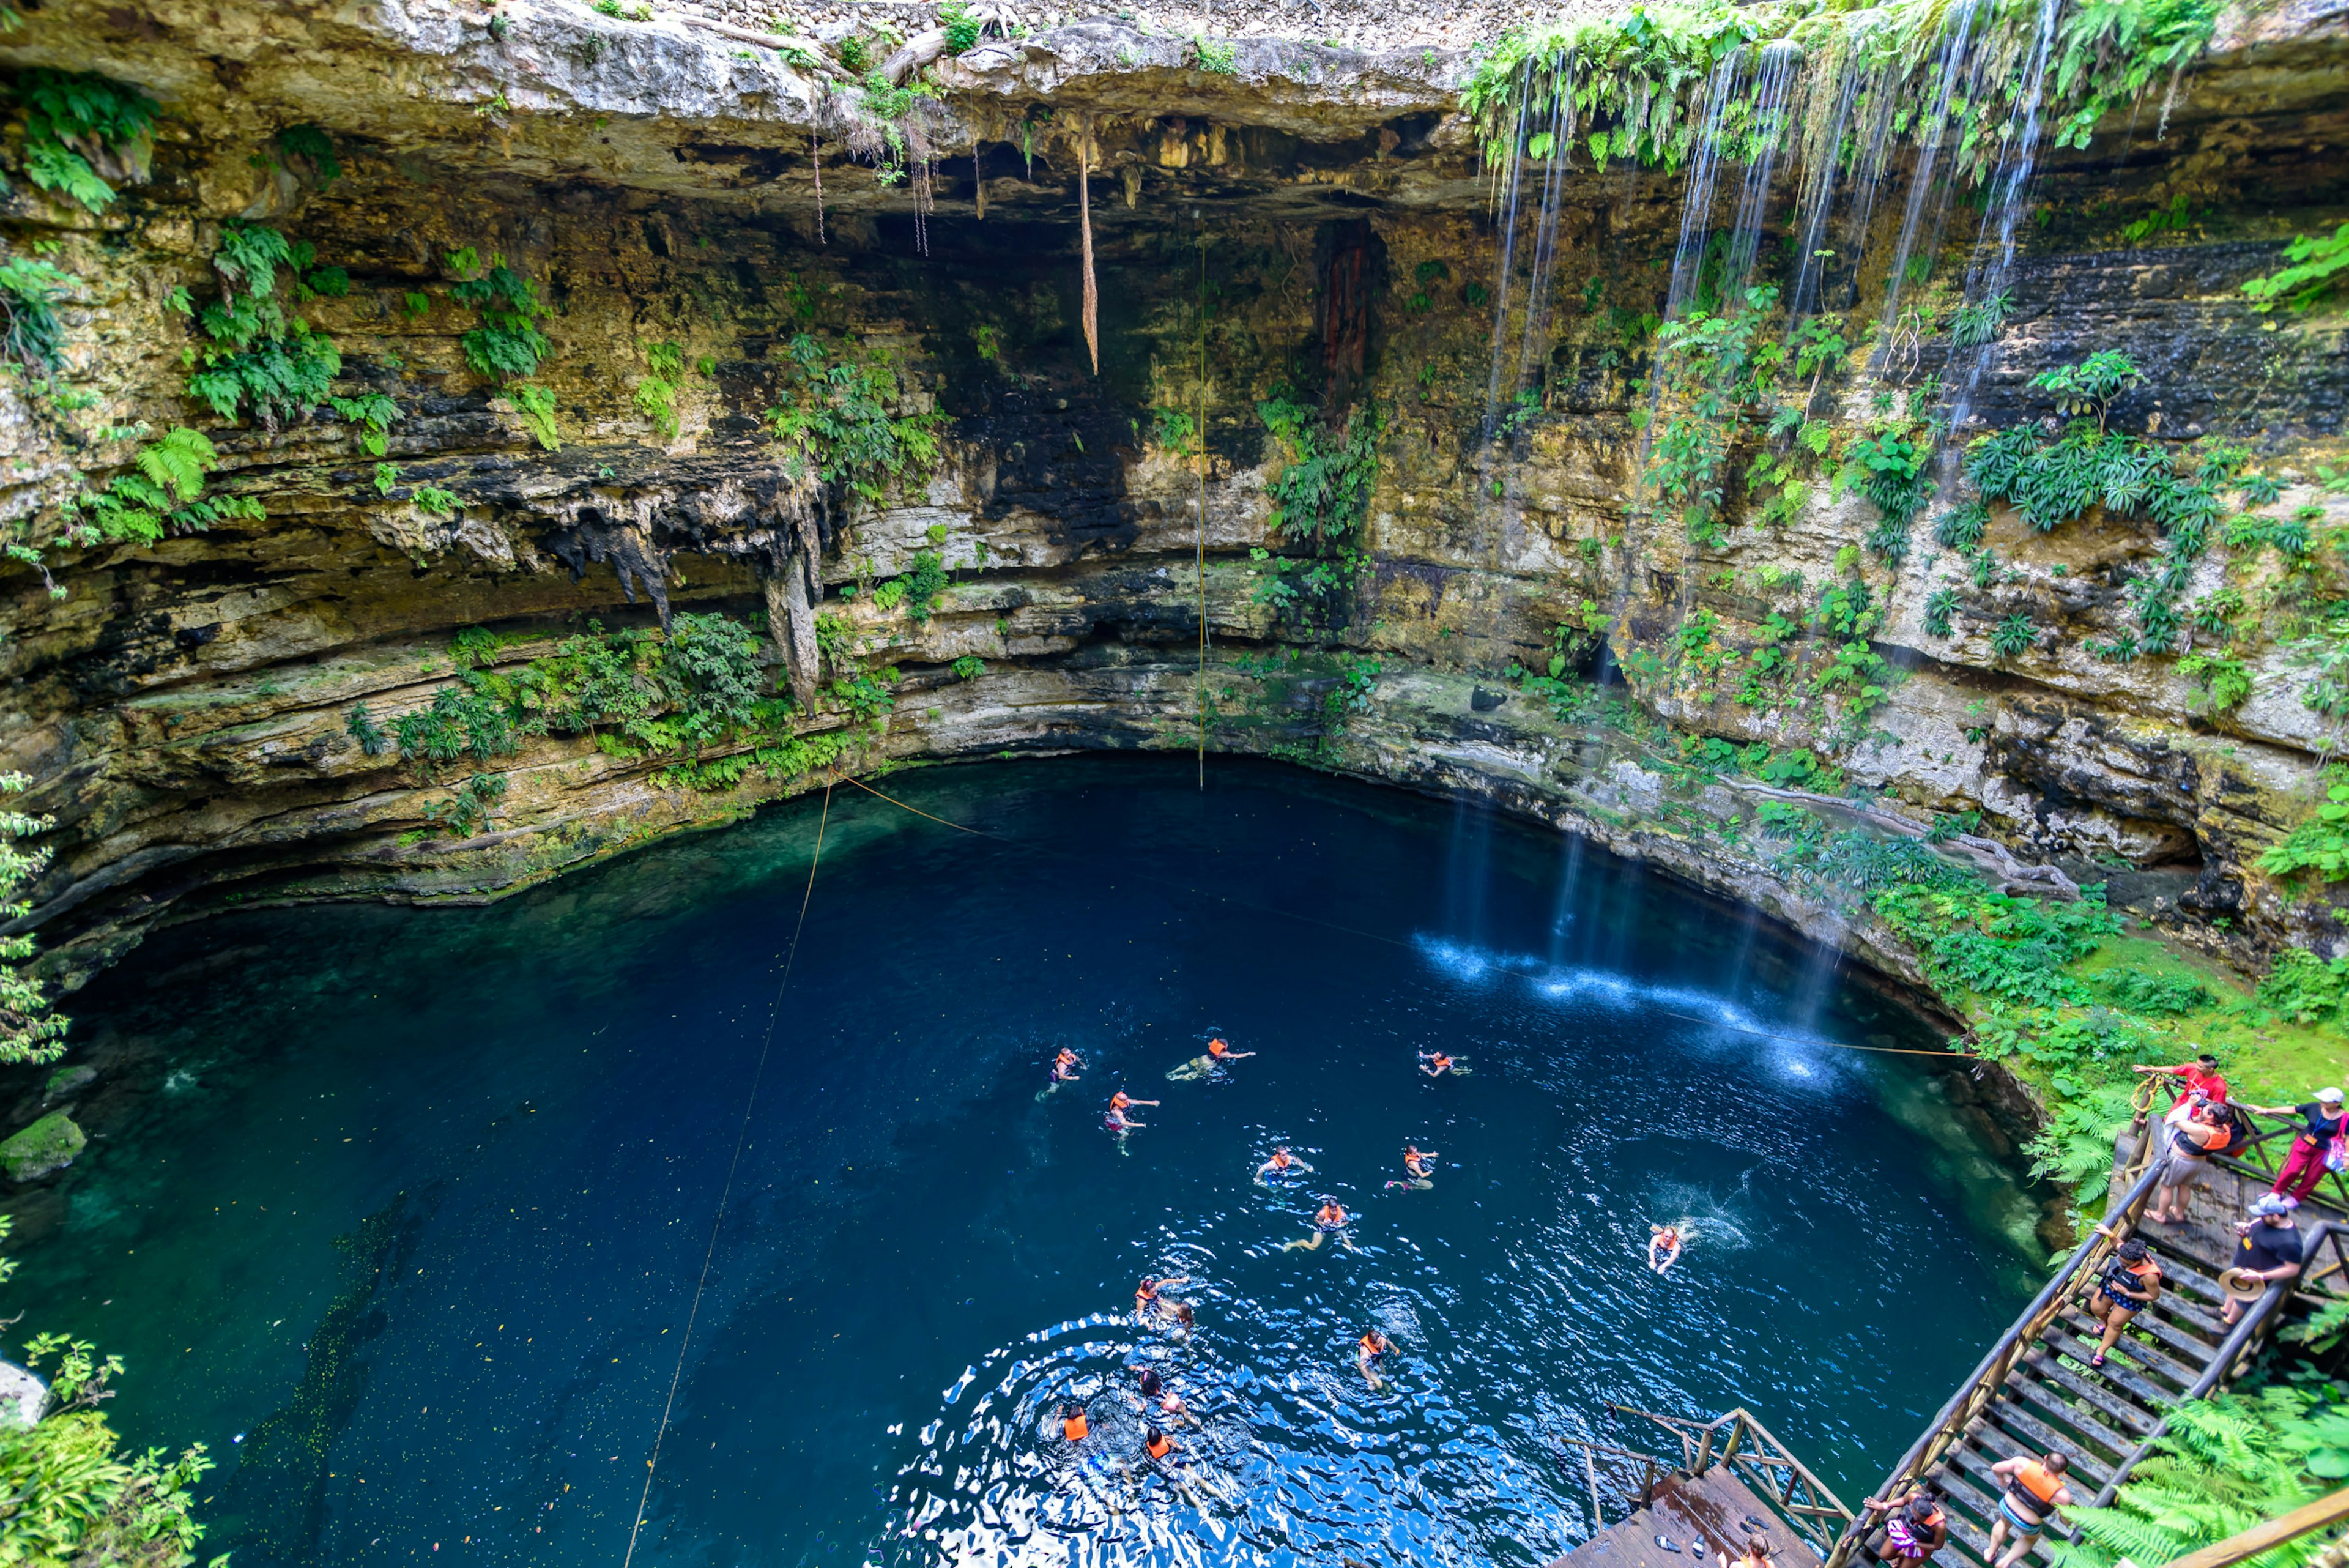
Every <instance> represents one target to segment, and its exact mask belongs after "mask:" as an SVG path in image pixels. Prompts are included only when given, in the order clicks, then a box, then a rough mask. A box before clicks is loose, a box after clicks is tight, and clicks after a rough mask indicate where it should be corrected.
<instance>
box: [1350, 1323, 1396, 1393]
mask: <svg viewBox="0 0 2349 1568" xmlns="http://www.w3.org/2000/svg"><path fill="white" fill-rule="evenodd" d="M1393 1354H1394V1344H1393V1342H1392V1340H1390V1339H1388V1338H1387V1336H1386V1335H1385V1334H1381V1333H1380V1332H1379V1331H1378V1330H1377V1329H1375V1328H1373V1329H1371V1330H1369V1331H1368V1332H1367V1333H1365V1334H1363V1335H1362V1337H1361V1342H1360V1344H1359V1345H1357V1347H1356V1349H1355V1352H1354V1364H1355V1365H1356V1366H1360V1367H1361V1369H1362V1376H1363V1378H1364V1379H1365V1380H1366V1381H1367V1382H1368V1383H1369V1384H1370V1386H1371V1387H1373V1388H1383V1387H1385V1386H1387V1380H1386V1379H1385V1378H1383V1377H1381V1376H1379V1357H1381V1356H1382V1355H1393Z"/></svg>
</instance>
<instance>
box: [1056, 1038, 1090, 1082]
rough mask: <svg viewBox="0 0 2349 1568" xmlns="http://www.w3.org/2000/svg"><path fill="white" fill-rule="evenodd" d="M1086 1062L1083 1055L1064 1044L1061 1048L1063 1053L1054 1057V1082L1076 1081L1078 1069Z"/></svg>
mask: <svg viewBox="0 0 2349 1568" xmlns="http://www.w3.org/2000/svg"><path fill="white" fill-rule="evenodd" d="M1084 1064H1085V1059H1084V1058H1083V1057H1081V1056H1080V1055H1078V1054H1076V1053H1075V1052H1074V1051H1071V1050H1070V1049H1069V1048H1068V1047H1066V1046H1062V1047H1061V1054H1059V1055H1057V1056H1055V1057H1053V1058H1052V1082H1054V1083H1056V1084H1073V1083H1075V1082H1076V1081H1077V1069H1078V1068H1080V1067H1081V1066H1083V1065H1084Z"/></svg>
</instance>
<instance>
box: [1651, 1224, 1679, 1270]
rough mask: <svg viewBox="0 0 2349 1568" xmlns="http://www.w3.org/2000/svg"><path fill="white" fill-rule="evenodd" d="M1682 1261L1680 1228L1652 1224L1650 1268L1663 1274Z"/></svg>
mask: <svg viewBox="0 0 2349 1568" xmlns="http://www.w3.org/2000/svg"><path fill="white" fill-rule="evenodd" d="M1680 1261H1681V1229H1680V1227H1679V1226H1677V1225H1656V1224H1651V1225H1650V1226H1649V1227H1648V1267H1650V1268H1651V1269H1653V1270H1655V1271H1656V1272H1658V1273H1660V1274H1661V1273H1662V1272H1664V1271H1665V1270H1666V1269H1669V1268H1671V1266H1672V1265H1673V1264H1674V1263H1677V1262H1680Z"/></svg>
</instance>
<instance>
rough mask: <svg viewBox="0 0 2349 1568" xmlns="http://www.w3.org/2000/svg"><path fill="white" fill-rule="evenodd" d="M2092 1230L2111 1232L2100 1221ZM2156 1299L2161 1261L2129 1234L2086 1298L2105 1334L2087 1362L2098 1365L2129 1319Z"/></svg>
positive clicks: (2103, 1359)
mask: <svg viewBox="0 0 2349 1568" xmlns="http://www.w3.org/2000/svg"><path fill="white" fill-rule="evenodd" d="M2096 1233H2097V1234H2098V1235H2100V1236H2109V1235H2111V1234H2112V1232H2111V1231H2107V1230H2106V1229H2105V1228H2104V1227H2103V1226H2102V1225H2099V1226H2097V1227H2096ZM2160 1299H2161V1264H2160V1262H2158V1260H2157V1259H2156V1258H2155V1257H2154V1256H2153V1253H2152V1251H2151V1249H2149V1248H2147V1246H2146V1244H2145V1243H2144V1242H2143V1241H2138V1240H2137V1238H2136V1237H2134V1236H2132V1237H2130V1238H2129V1239H2128V1240H2127V1241H2123V1242H2122V1243H2121V1244H2120V1245H2119V1246H2118V1247H2117V1248H2116V1249H2115V1250H2114V1252H2113V1255H2112V1257H2111V1258H2110V1259H2109V1260H2107V1261H2106V1263H2105V1272H2104V1275H2103V1277H2102V1278H2100V1279H2099V1280H2098V1281H2097V1282H2096V1293H2095V1295H2094V1296H2093V1297H2091V1298H2090V1299H2089V1303H2088V1311H2089V1312H2090V1314H2093V1315H2094V1316H2095V1318H2096V1319H2097V1320H2098V1321H2099V1322H2101V1323H2103V1324H2104V1325H2105V1337H2104V1339H2103V1341H2102V1342H2101V1343H2099V1344H2098V1345H2097V1346H2096V1354H2095V1355H2093V1356H2090V1357H2089V1358H2088V1365H2089V1366H2103V1365H2104V1364H2105V1357H2106V1356H2107V1355H2111V1354H2112V1349H2113V1343H2114V1342H2115V1341H2116V1340H2117V1339H2119V1338H2120V1336H2121V1330H2123V1329H2125V1328H2127V1326H2128V1325H2129V1320H2130V1319H2131V1318H2133V1317H2135V1316H2136V1315H2137V1314H2138V1313H2141V1312H2143V1311H2144V1310H2145V1309H2146V1308H2147V1307H2149V1306H2151V1305H2152V1304H2153V1303H2156V1302H2158V1301H2159V1300H2160Z"/></svg>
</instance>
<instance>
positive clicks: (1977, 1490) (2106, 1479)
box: [1917, 1227, 2228, 1568]
mask: <svg viewBox="0 0 2349 1568" xmlns="http://www.w3.org/2000/svg"><path fill="white" fill-rule="evenodd" d="M2157 1230H2158V1227H2156V1228H2152V1229H2150V1230H2148V1231H2140V1232H2138V1234H2139V1236H2140V1238H2141V1239H2142V1240H2143V1241H2145V1242H2146V1243H2147V1246H2148V1247H2150V1248H2151V1249H2152V1251H2153V1253H2154V1255H2155V1256H2156V1257H2157V1258H2158V1259H2159V1260H2160V1262H2161V1271H2162V1274H2163V1279H2164V1284H2163V1290H2162V1295H2161V1299H2160V1300H2159V1301H2158V1302H2156V1303H2154V1304H2153V1305H2151V1306H2149V1307H2147V1308H2146V1309H2145V1310H2144V1311H2143V1312H2140V1313H2139V1314H2137V1318H2136V1321H2135V1322H2133V1323H2132V1324H2130V1325H2129V1328H2128V1329H2127V1332H2125V1333H2123V1334H2122V1335H2121V1337H2120V1338H2119V1339H2118V1340H2116V1341H2115V1342H2114V1345H2113V1348H2112V1353H2111V1355H2110V1356H2109V1357H2108V1358H2107V1359H2106V1363H2105V1365H2104V1366H2102V1367H2101V1368H2098V1367H2092V1366H2089V1365H2088V1363H2089V1360H2090V1358H2091V1357H2093V1356H2094V1355H2095V1353H2096V1342H2097V1341H2098V1340H2099V1339H2100V1338H2102V1337H2103V1329H2102V1326H2101V1325H2100V1324H2098V1323H2097V1321H2096V1320H2095V1318H2094V1317H2093V1316H2091V1315H2090V1314H2088V1312H2087V1311H2086V1310H2085V1308H2084V1306H2083V1304H2082V1303H2083V1301H2084V1300H2093V1299H2094V1294H2095V1286H2096V1277H2095V1276H2091V1277H2089V1278H2086V1279H2085V1280H2078V1279H2075V1282H2074V1284H2075V1287H2084V1288H2075V1289H2072V1290H2067V1291H2066V1292H2064V1294H2063V1295H2062V1297H2061V1298H2059V1302H2058V1303H2057V1305H2056V1308H2055V1311H2054V1313H2053V1314H2049V1315H2048V1316H2047V1317H2046V1320H2045V1322H2044V1324H2042V1325H2041V1326H2040V1327H2039V1329H2038V1332H2037V1333H2036V1334H2033V1335H2032V1336H2031V1337H2030V1338H2029V1339H2027V1340H2025V1341H2023V1343H2022V1345H2021V1347H2020V1351H2021V1353H2020V1354H2019V1355H2017V1356H2016V1357H2015V1359H2014V1362H2013V1366H2011V1367H2010V1368H2009V1369H2008V1371H2007V1374H2006V1376H2005V1377H2004V1378H2003V1379H2002V1381H2001V1382H2000V1384H1999V1386H1998V1387H1997V1388H1996V1389H1995V1390H1994V1391H1993V1392H1992V1396H1991V1397H1990V1398H1989V1399H1988V1400H1986V1401H1985V1402H1984V1403H1983V1404H1982V1407H1980V1408H1979V1409H1978V1410H1976V1411H1975V1412H1974V1413H1973V1415H1972V1417H1971V1419H1969V1420H1968V1421H1967V1422H1966V1423H1965V1424H1964V1425H1963V1426H1962V1427H1961V1428H1960V1429H1959V1431H1958V1433H1957V1434H1956V1437H1955V1439H1954V1440H1953V1441H1952V1442H1951V1443H1950V1444H1949V1445H1948V1447H1947V1448H1945V1449H1943V1450H1942V1452H1941V1454H1940V1458H1939V1459H1936V1460H1935V1461H1934V1462H1932V1463H1931V1464H1930V1465H1927V1466H1926V1467H1924V1468H1923V1469H1922V1470H1921V1471H1920V1472H1919V1473H1918V1475H1917V1479H1918V1480H1922V1481H1923V1482H1924V1483H1925V1484H1926V1485H1928V1486H1930V1487H1931V1488H1933V1489H1935V1490H1938V1491H1939V1492H1940V1494H1941V1496H1942V1499H1943V1502H1944V1506H1945V1508H1946V1511H1947V1512H1948V1514H1949V1516H1950V1544H1949V1546H1948V1547H1946V1548H1944V1549H1943V1551H1942V1552H1941V1555H1940V1559H1939V1560H1940V1562H1943V1563H1949V1562H1951V1561H1953V1560H1954V1561H1956V1562H1959V1563H1966V1564H1969V1565H1971V1568H1988V1559H1987V1555H1986V1553H1987V1549H1988V1547H1989V1544H1990V1532H1991V1525H1992V1521H1994V1520H1996V1519H1997V1517H1998V1500H1999V1494H2000V1492H2001V1491H2002V1490H2004V1489H2003V1485H2002V1482H2001V1481H2000V1480H1999V1479H1998V1478H1997V1477H1996V1476H1993V1475H1992V1473H1991V1466H1992V1465H1993V1464H1996V1463H1997V1462H1998V1461H1999V1460H2001V1459H2013V1458H2014V1457H2016V1456H2017V1455H2027V1456H2029V1457H2032V1458H2037V1457H2038V1456H2039V1455H2042V1454H2044V1453H2046V1452H2048V1451H2049V1450H2050V1449H2054V1450H2057V1451H2060V1452H2062V1453H2063V1454H2064V1455H2065V1456H2067V1457H2068V1458H2069V1459H2070V1460H2071V1471H2070V1474H2069V1476H2068V1478H2067V1479H2068V1481H2069V1483H2070V1485H2071V1488H2072V1491H2073V1495H2074V1496H2075V1497H2077V1498H2079V1499H2080V1500H2081V1501H2088V1500H2090V1499H2091V1498H2094V1497H2096V1496H2099V1495H2105V1494H2107V1493H2109V1491H2110V1490H2114V1489H2115V1488H2116V1487H2117V1485H2118V1482H2119V1480H2121V1479H2122V1478H2123V1477H2124V1476H2125V1475H2126V1474H2127V1470H2128V1469H2130V1468H2132V1467H2133V1466H2134V1464H2135V1461H2136V1458H2137V1452H2138V1450H2139V1449H2141V1448H2142V1447H2143V1446H2144V1445H2145V1444H2146V1443H2147V1442H2148V1441H2149V1440H2150V1439H2151V1438H2153V1437H2154V1436H2155V1434H2156V1433H2158V1431H2160V1429H2161V1422H2162V1417H2163V1415H2164V1414H2165V1413H2166V1412H2167V1411H2168V1409H2169V1407H2171V1406H2173V1405H2176V1404H2177V1403H2178V1401H2180V1400H2182V1399H2185V1398H2189V1397H2193V1396H2194V1394H2195V1391H2196V1390H2198V1389H2199V1388H2200V1387H2201V1386H2203V1385H2204V1383H2205V1381H2206V1379H2208V1378H2209V1377H2210V1376H2211V1373H2212V1369H2213V1366H2214V1365H2215V1364H2216V1363H2217V1362H2218V1361H2219V1358H2220V1354H2221V1352H2222V1351H2223V1350H2224V1348H2225V1347H2226V1344H2227V1340H2228V1334H2227V1330H2226V1328H2225V1325H2224V1324H2222V1323H2221V1322H2220V1317H2219V1312H2220V1303H2221V1302H2223V1301H2224V1300H2225V1294H2224V1293H2223V1292H2221V1291H2220V1288H2219V1281H2218V1272H2219V1271H2218V1269H2217V1267H2215V1266H2213V1265H2212V1264H2211V1263H2210V1262H2208V1261H2207V1260H2205V1259H2204V1258H2201V1257H2199V1256H2197V1255H2196V1254H2195V1253H2194V1252H2193V1251H2189V1250H2188V1248H2187V1247H2186V1246H2185V1245H2180V1244H2173V1243H2171V1242H2169V1241H2166V1240H2165V1239H2164V1238H2163V1237H2161V1236H2160V1235H2158V1234H2156V1233H2154V1231H2157ZM2044 1556H2045V1553H2044V1552H2038V1553H2034V1557H2035V1558H2037V1559H2041V1560H2044Z"/></svg>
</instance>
